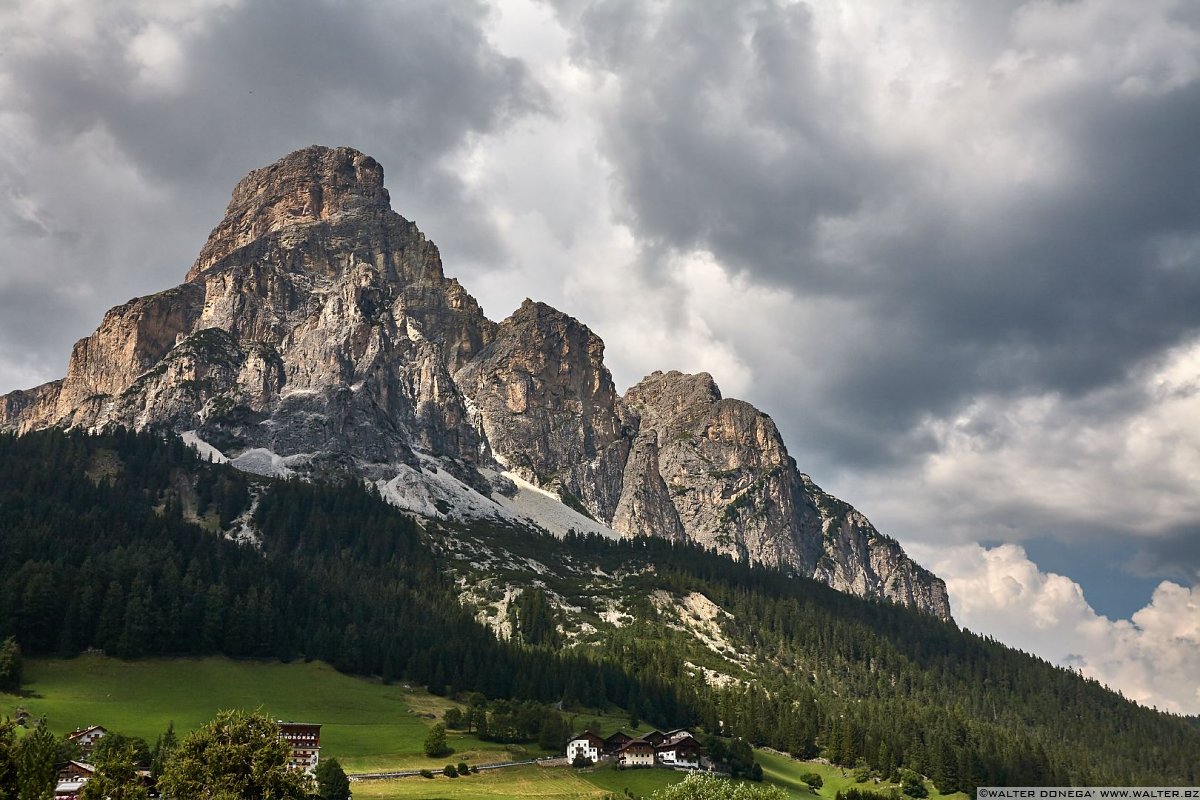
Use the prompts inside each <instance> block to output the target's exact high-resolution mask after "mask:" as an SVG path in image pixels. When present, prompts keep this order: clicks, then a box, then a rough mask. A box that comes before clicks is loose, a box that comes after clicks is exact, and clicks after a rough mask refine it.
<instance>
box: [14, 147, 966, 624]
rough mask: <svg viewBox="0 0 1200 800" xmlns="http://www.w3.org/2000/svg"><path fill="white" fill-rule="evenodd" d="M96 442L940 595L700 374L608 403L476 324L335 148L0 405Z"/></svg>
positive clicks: (530, 346)
mask: <svg viewBox="0 0 1200 800" xmlns="http://www.w3.org/2000/svg"><path fill="white" fill-rule="evenodd" d="M112 426H123V427H127V428H131V429H134V430H143V429H148V428H153V429H161V428H165V429H171V430H175V431H179V432H181V433H183V434H184V435H185V438H186V439H187V440H188V441H190V442H192V443H193V444H194V445H196V446H197V447H199V448H201V449H202V450H203V452H205V453H207V454H209V455H210V456H211V457H213V458H216V459H219V460H226V459H227V460H229V461H231V462H232V463H233V464H234V466H237V467H238V468H240V469H242V470H245V471H248V472H253V473H258V474H262V475H271V476H287V475H293V474H298V475H305V476H325V475H337V474H351V475H356V476H361V477H363V478H365V479H367V480H370V481H372V482H374V483H375V485H376V486H377V487H378V488H379V490H380V492H381V493H382V495H383V496H384V497H385V498H387V499H388V500H389V501H390V502H392V503H393V504H395V505H397V506H400V507H402V508H405V509H408V510H410V511H412V512H414V513H417V514H420V515H422V516H425V517H428V518H431V519H442V520H450V521H456V522H469V521H472V520H482V521H491V522H493V523H502V524H506V525H511V526H518V527H521V526H524V527H526V528H528V527H534V528H541V529H544V530H547V531H551V532H554V533H557V534H559V535H563V534H566V533H568V532H570V531H576V532H580V533H588V532H592V533H600V534H602V535H607V536H613V537H636V536H646V535H653V536H661V537H666V538H668V539H672V540H676V541H691V542H695V543H698V544H700V545H703V546H704V547H707V548H714V549H716V550H717V551H719V552H721V553H727V554H730V555H733V556H735V557H736V558H739V559H741V560H744V561H748V562H758V563H762V564H765V565H772V566H779V567H781V568H784V569H786V570H788V571H790V572H791V573H793V574H797V575H802V576H811V577H815V578H816V579H818V580H820V581H823V582H825V583H827V584H829V585H830V586H833V587H834V588H837V589H840V590H843V591H847V592H852V593H855V594H859V595H862V596H867V597H880V598H886V599H888V600H892V601H895V602H898V603H901V604H906V605H910V606H912V607H915V608H918V609H921V610H923V611H925V612H927V613H929V614H932V615H934V616H937V617H940V618H943V619H949V618H950V607H949V602H948V599H947V595H946V588H945V585H944V583H943V582H942V581H941V580H940V579H938V578H937V577H935V576H934V575H932V574H931V573H929V572H928V571H926V570H924V569H922V568H921V567H920V566H919V565H917V564H916V563H915V562H913V561H912V560H911V559H909V558H908V557H907V556H906V555H905V553H904V552H903V550H902V549H901V548H900V545H899V544H898V543H897V542H896V541H895V540H893V539H890V538H888V537H887V536H884V535H882V534H881V533H879V532H878V531H877V530H876V529H875V528H874V527H873V526H872V525H871V524H870V522H869V521H867V519H866V518H865V517H864V516H863V515H861V514H860V513H859V512H857V511H855V510H854V509H853V508H851V507H850V506H849V505H847V504H845V503H843V502H841V501H839V500H837V499H836V498H834V497H832V496H831V495H828V494H826V493H825V492H823V491H821V489H819V488H818V487H817V486H816V485H815V484H814V483H813V482H812V481H811V479H810V478H809V477H808V476H806V475H804V474H802V473H801V472H799V470H798V469H797V467H796V464H795V461H794V460H793V459H792V458H791V457H790V456H789V455H788V452H787V448H786V447H785V445H784V442H783V440H782V438H781V436H780V434H779V431H778V430H777V428H776V427H775V425H774V423H773V422H772V421H771V419H770V417H768V416H767V415H766V414H763V413H762V412H760V411H758V410H757V409H755V408H754V407H753V406H751V405H749V404H747V403H744V402H741V401H738V400H732V399H728V398H723V397H722V396H721V393H720V391H719V389H718V388H717V386H716V384H715V383H714V382H713V380H712V378H711V377H710V376H708V375H707V374H699V375H684V374H681V373H678V372H666V373H661V372H656V373H654V374H652V375H650V376H648V377H647V378H645V379H644V380H643V381H641V382H640V383H639V384H637V385H636V386H634V387H632V388H631V389H629V390H628V392H626V394H625V395H624V396H623V397H622V396H621V395H619V394H618V393H617V390H616V387H615V386H614V384H613V380H612V376H611V375H610V373H609V371H608V369H607V368H606V367H605V365H604V343H603V342H602V341H601V339H600V338H599V337H598V336H597V335H596V334H595V333H593V332H592V331H591V330H589V329H588V327H587V326H586V325H584V324H583V323H581V322H579V321H578V320H576V319H574V318H572V317H570V316H568V315H566V314H564V313H562V312H560V311H557V310H555V309H553V308H551V307H549V306H547V305H545V304H542V303H536V302H533V301H529V300H527V301H526V302H525V303H523V304H522V306H521V307H520V308H519V309H517V311H516V312H514V313H513V314H512V316H510V317H509V318H507V319H505V320H503V321H502V322H499V323H496V322H493V321H491V320H489V319H488V318H487V317H485V316H484V314H483V311H482V309H481V308H480V307H479V304H478V303H477V302H476V301H475V299H474V298H473V297H471V295H470V294H468V293H467V292H466V290H465V289H463V287H462V286H461V285H460V284H459V283H458V281H457V280H455V279H453V278H447V277H446V276H445V274H444V272H443V269H442V263H441V257H440V255H439V253H438V250H437V248H436V247H435V246H434V245H433V244H432V243H431V242H429V241H428V240H427V239H426V238H425V236H424V235H423V234H422V233H421V232H420V231H419V230H418V229H417V227H416V225H414V224H413V223H411V222H409V221H408V220H405V219H404V218H403V217H401V216H400V215H399V214H397V213H395V212H394V211H392V209H391V206H390V198H389V195H388V192H387V189H386V188H384V184H383V169H382V167H381V166H380V165H379V164H378V162H376V161H375V160H374V159H372V158H371V157H369V156H366V155H364V154H362V153H359V152H357V151H355V150H352V149H348V148H338V149H330V148H325V147H309V148H306V149H304V150H300V151H297V152H295V153H292V154H290V155H288V156H286V157H284V158H283V159H281V160H280V161H278V162H277V163H275V164H273V165H271V166H269V167H266V168H264V169H259V170H255V171H253V172H251V173H250V174H249V175H248V176H246V177H245V178H244V179H243V180H242V181H240V182H239V183H238V185H237V187H236V188H235V189H234V192H233V197H232V199H231V201H230V203H229V206H228V208H227V210H226V213H225V216H224V218H223V219H222V220H221V222H220V223H219V224H218V225H217V227H216V228H214V229H213V231H212V233H211V234H210V236H209V238H208V241H207V242H206V243H205V245H204V247H203V248H202V250H201V251H200V255H199V257H198V258H197V259H196V262H195V263H194V264H193V265H192V267H191V269H190V270H189V271H188V272H187V275H186V278H185V281H184V283H182V284H181V285H179V286H177V287H175V288H172V289H168V290H166V291H164V292H159V293H157V294H153V295H149V296H146V297H140V298H135V299H133V300H130V301H129V302H128V303H125V304H123V305H121V306H117V307H116V308H113V309H111V310H110V311H109V312H108V313H107V314H106V315H105V316H104V319H103V321H102V322H101V324H100V327H99V328H98V329H97V330H96V332H95V333H93V334H92V335H91V336H89V337H88V338H86V339H83V340H81V341H80V342H78V343H77V344H76V345H75V347H74V349H73V351H72V353H71V358H70V363H69V366H68V368H67V374H66V376H65V377H64V378H63V379H61V380H58V381H53V382H51V383H48V384H45V385H43V386H39V387H36V388H34V389H30V390H27V391H17V392H12V393H10V394H8V395H5V396H3V397H0V430H7V431H15V432H26V431H32V430H38V429H44V428H48V427H65V428H82V429H85V430H89V431H97V430H102V429H105V428H109V427H112Z"/></svg>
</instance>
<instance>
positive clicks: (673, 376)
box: [625, 370, 721, 427]
mask: <svg viewBox="0 0 1200 800" xmlns="http://www.w3.org/2000/svg"><path fill="white" fill-rule="evenodd" d="M720 400H721V390H720V389H719V388H718V387H717V382H716V381H714V380H713V377H712V375H709V374H708V373H707V372H699V373H696V374H687V373H683V372H679V371H677V370H671V371H670V372H661V371H655V372H652V373H650V374H649V375H647V376H646V377H645V378H642V380H641V381H639V382H638V383H637V384H636V385H635V386H632V387H630V389H629V391H627V392H626V393H625V403H626V404H627V405H628V406H630V407H631V408H634V409H637V410H638V411H639V413H641V414H642V418H643V420H644V421H646V422H648V423H649V424H651V425H653V426H655V427H657V426H659V425H671V424H673V423H675V422H676V421H677V420H678V419H679V418H681V417H687V416H694V415H696V414H697V413H700V412H702V411H705V410H707V409H708V408H709V407H710V406H712V405H713V404H714V403H717V402H719V401H720Z"/></svg>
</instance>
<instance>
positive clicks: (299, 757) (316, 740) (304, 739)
mask: <svg viewBox="0 0 1200 800" xmlns="http://www.w3.org/2000/svg"><path fill="white" fill-rule="evenodd" d="M275 722H276V724H278V725H279V735H280V738H282V739H283V740H284V741H286V742H287V743H288V745H289V746H290V747H291V748H292V752H291V756H290V758H289V759H288V767H289V768H291V769H293V770H295V771H297V772H305V773H308V774H309V775H316V774H317V763H318V762H319V761H320V758H321V726H320V725H315V724H312V723H308V722H284V721H283V720H281V719H280V720H276V721H275Z"/></svg>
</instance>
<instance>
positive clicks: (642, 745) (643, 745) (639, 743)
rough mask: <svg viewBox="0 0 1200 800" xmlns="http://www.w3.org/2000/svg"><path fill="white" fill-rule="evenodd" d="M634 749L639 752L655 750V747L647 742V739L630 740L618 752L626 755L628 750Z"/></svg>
mask: <svg viewBox="0 0 1200 800" xmlns="http://www.w3.org/2000/svg"><path fill="white" fill-rule="evenodd" d="M634 748H637V749H639V750H642V749H646V750H653V749H654V745H653V744H651V743H650V742H647V741H646V740H645V739H630V740H629V741H628V742H626V743H625V744H623V745H621V746H620V747H618V748H617V752H618V753H624V752H625V751H626V750H633V749H634Z"/></svg>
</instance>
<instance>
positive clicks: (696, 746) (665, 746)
mask: <svg viewBox="0 0 1200 800" xmlns="http://www.w3.org/2000/svg"><path fill="white" fill-rule="evenodd" d="M579 756H582V757H584V758H586V759H588V760H589V761H591V762H592V763H593V764H594V763H596V762H598V761H600V760H611V761H615V762H616V764H617V766H619V767H655V766H660V767H670V768H673V769H674V768H678V769H699V768H700V766H701V761H702V758H703V756H704V748H703V747H701V746H700V742H699V741H697V740H696V737H694V736H692V734H691V732H690V731H687V730H684V729H683V728H676V729H675V730H671V731H667V732H666V733H663V732H662V731H650V732H649V733H646V734H644V735H642V736H640V737H637V738H634V737H632V736H630V735H629V734H627V733H625V732H624V731H617V732H616V733H614V734H612V735H610V736H608V737H606V738H603V739H602V738H600V737H599V736H597V735H596V734H594V733H592V732H591V731H584V732H583V733H580V734H577V735H575V736H572V737H571V739H570V741H568V742H567V761H570V762H574V761H575V759H576V758H577V757H579Z"/></svg>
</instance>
